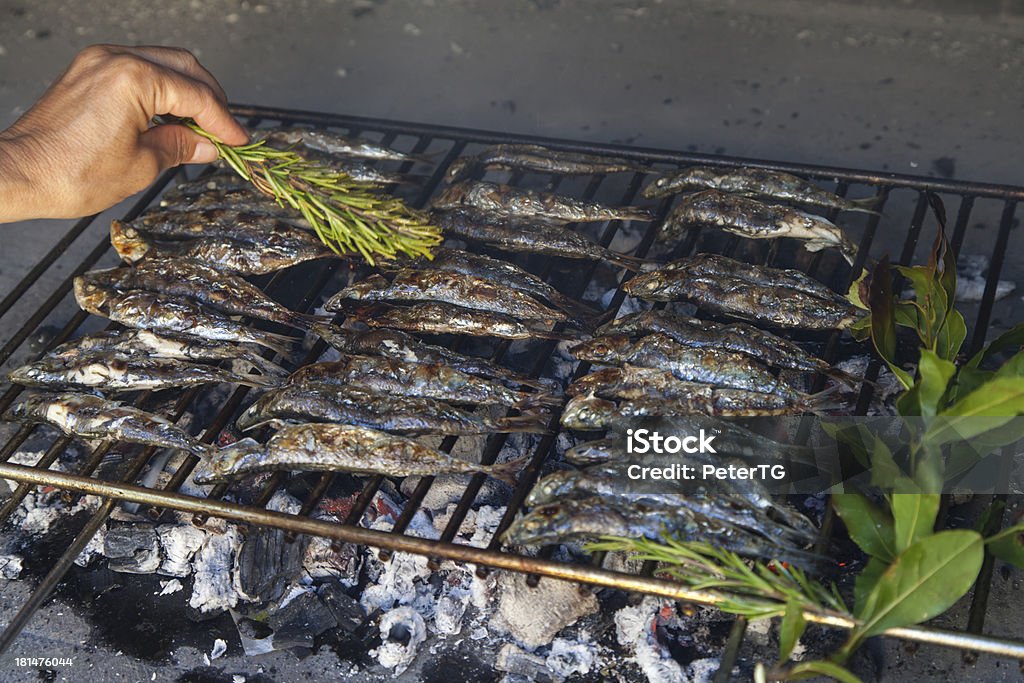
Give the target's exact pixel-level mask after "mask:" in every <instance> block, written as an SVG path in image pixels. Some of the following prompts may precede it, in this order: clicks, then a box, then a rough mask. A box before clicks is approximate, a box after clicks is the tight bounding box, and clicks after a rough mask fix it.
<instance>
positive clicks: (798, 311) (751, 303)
mask: <svg viewBox="0 0 1024 683" xmlns="http://www.w3.org/2000/svg"><path fill="white" fill-rule="evenodd" d="M798 275H799V277H798ZM623 289H624V290H625V291H626V293H627V294H629V295H631V296H635V297H637V298H639V299H646V300H648V301H690V302H692V303H694V304H696V305H697V306H699V307H701V308H703V309H704V310H707V311H710V312H712V313H716V314H720V315H725V316H729V317H732V318H740V319H743V320H749V321H751V322H756V323H761V324H765V325H769V326H772V327H780V328H792V329H804V330H834V329H845V328H846V327H849V326H850V325H851V324H852V323H853V322H854V321H855V320H857V319H858V318H860V317H861V315H862V312H861V311H860V310H859V309H857V308H856V307H854V306H853V305H851V304H850V303H848V302H847V301H845V300H844V299H843V298H842V297H841V296H840V295H838V294H837V293H835V292H833V291H832V290H830V289H828V288H827V287H825V285H823V284H821V283H819V282H816V281H814V280H811V278H809V277H807V276H806V275H804V274H803V273H799V271H794V270H780V269H778V268H768V267H758V266H751V265H749V264H744V263H740V262H739V261H735V260H733V259H728V258H725V257H723V256H716V257H713V258H709V255H701V256H697V257H693V258H689V259H682V260H680V261H676V262H673V263H671V264H668V265H667V266H664V267H662V268H659V269H658V270H655V271H652V272H650V273H644V274H642V275H639V276H637V277H635V278H633V279H631V280H629V281H628V282H626V283H624V284H623Z"/></svg>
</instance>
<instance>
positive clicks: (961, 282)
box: [956, 254, 1017, 303]
mask: <svg viewBox="0 0 1024 683" xmlns="http://www.w3.org/2000/svg"><path fill="white" fill-rule="evenodd" d="M988 267H989V258H988V256H985V255H984V254H961V255H960V256H959V257H958V258H957V263H956V300H957V301H960V302H963V303H974V302H978V301H981V299H982V297H983V296H984V294H985V280H986V279H987V276H988ZM1015 289H1017V283H1015V282H1011V281H1010V280H999V281H998V282H997V283H996V292H995V300H996V301H998V300H999V299H1002V298H1003V297H1005V296H1007V295H1009V294H1010V293H1011V292H1013V291H1014V290H1015Z"/></svg>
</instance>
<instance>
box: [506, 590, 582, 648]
mask: <svg viewBox="0 0 1024 683" xmlns="http://www.w3.org/2000/svg"><path fill="white" fill-rule="evenodd" d="M498 586H499V589H500V590H499V595H498V614H497V615H495V617H494V618H493V619H492V620H491V622H490V626H491V628H492V629H498V630H502V631H505V632H507V633H508V634H510V635H511V636H512V637H513V638H515V639H516V640H517V641H518V642H519V643H521V644H522V645H523V646H524V647H525V648H527V649H528V650H535V649H537V648H538V647H541V646H543V645H547V644H548V643H550V642H551V640H552V638H554V637H555V635H557V634H558V632H559V631H561V630H562V629H563V628H565V627H566V626H568V625H570V624H573V623H575V622H576V621H577V620H578V619H579V618H580V617H582V616H585V615H587V614H593V613H594V612H596V611H597V610H598V603H597V598H595V597H594V594H593V593H591V592H590V591H589V590H587V589H581V588H580V586H578V585H577V584H575V583H570V582H568V581H559V580H557V579H549V578H544V579H543V580H542V581H541V582H540V583H539V584H537V586H536V587H535V588H531V587H530V586H528V585H527V583H526V576H525V575H523V574H517V573H515V574H514V573H509V572H503V573H502V574H501V575H500V576H499V577H498ZM538 606H543V608H542V609H538Z"/></svg>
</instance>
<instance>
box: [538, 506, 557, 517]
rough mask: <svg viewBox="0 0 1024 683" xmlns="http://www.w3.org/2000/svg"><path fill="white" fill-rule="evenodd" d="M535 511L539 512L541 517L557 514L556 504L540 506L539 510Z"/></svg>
mask: <svg viewBox="0 0 1024 683" xmlns="http://www.w3.org/2000/svg"><path fill="white" fill-rule="evenodd" d="M537 512H538V513H539V514H540V516H541V517H554V516H555V515H557V514H558V506H557V505H548V506H546V507H542V508H540V509H539V510H537Z"/></svg>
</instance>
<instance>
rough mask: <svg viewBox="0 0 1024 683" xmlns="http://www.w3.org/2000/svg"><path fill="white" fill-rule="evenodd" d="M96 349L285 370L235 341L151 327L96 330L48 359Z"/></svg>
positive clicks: (268, 371)
mask: <svg viewBox="0 0 1024 683" xmlns="http://www.w3.org/2000/svg"><path fill="white" fill-rule="evenodd" d="M100 352H112V353H117V354H120V355H123V356H152V357H156V358H173V359H176V360H196V361H225V360H241V361H244V362H246V363H249V364H250V365H252V366H254V367H255V368H256V369H257V370H259V371H260V372H261V373H263V374H264V375H287V374H288V371H287V370H285V369H284V368H282V367H281V366H280V365H278V364H277V363H273V362H271V361H270V360H268V359H266V358H264V357H263V356H261V355H260V354H259V353H256V352H255V351H253V349H252V348H249V347H246V346H243V345H241V344H239V343H237V342H229V341H213V340H209V339H202V338H200V337H190V336H185V335H171V334H157V333H156V332H154V331H152V330H136V329H131V328H129V329H125V330H117V331H108V332H97V333H96V334H91V335H87V336H85V337H81V338H79V339H75V340H74V341H70V342H66V343H64V344H61V345H60V346H58V347H57V348H55V349H54V350H53V351H51V352H49V353H48V354H46V355H47V357H48V358H60V359H61V360H64V361H68V360H73V359H76V358H80V357H82V356H87V355H92V354H96V353H100Z"/></svg>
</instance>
